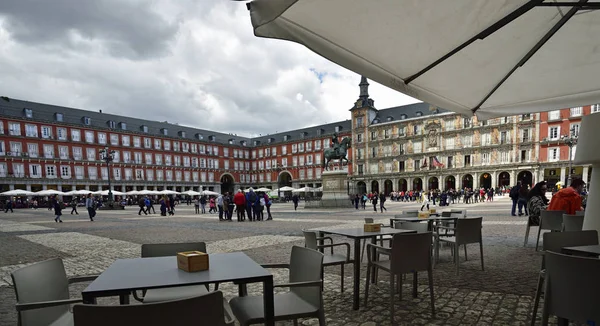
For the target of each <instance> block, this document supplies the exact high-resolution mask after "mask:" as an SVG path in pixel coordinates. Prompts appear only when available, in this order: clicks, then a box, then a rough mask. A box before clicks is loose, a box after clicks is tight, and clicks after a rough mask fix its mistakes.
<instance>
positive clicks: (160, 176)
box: [156, 170, 164, 181]
mask: <svg viewBox="0 0 600 326" xmlns="http://www.w3.org/2000/svg"><path fill="white" fill-rule="evenodd" d="M163 179H164V171H163V170H157V171H156V181H163Z"/></svg>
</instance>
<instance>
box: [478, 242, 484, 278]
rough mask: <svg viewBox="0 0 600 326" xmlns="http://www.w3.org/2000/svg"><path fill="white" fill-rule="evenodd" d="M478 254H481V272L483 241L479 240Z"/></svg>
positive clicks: (482, 268)
mask: <svg viewBox="0 0 600 326" xmlns="http://www.w3.org/2000/svg"><path fill="white" fill-rule="evenodd" d="M479 252H480V254H481V270H482V271H484V270H485V268H484V267H483V240H479Z"/></svg>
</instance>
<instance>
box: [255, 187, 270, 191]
mask: <svg viewBox="0 0 600 326" xmlns="http://www.w3.org/2000/svg"><path fill="white" fill-rule="evenodd" d="M254 191H258V192H270V191H272V190H271V189H269V188H266V187H262V188H258V189H256V190H254Z"/></svg>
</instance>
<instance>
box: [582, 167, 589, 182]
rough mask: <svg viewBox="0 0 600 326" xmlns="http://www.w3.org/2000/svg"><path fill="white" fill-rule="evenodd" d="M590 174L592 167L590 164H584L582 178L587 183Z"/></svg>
mask: <svg viewBox="0 0 600 326" xmlns="http://www.w3.org/2000/svg"><path fill="white" fill-rule="evenodd" d="M589 174H590V167H589V166H584V167H583V172H581V179H582V180H583V181H584V182H585V183H587V181H588V178H589Z"/></svg>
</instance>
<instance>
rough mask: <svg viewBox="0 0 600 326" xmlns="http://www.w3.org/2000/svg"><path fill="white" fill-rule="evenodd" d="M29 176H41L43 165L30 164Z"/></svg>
mask: <svg viewBox="0 0 600 326" xmlns="http://www.w3.org/2000/svg"><path fill="white" fill-rule="evenodd" d="M29 176H30V177H32V178H41V177H42V166H41V165H39V164H29Z"/></svg>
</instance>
